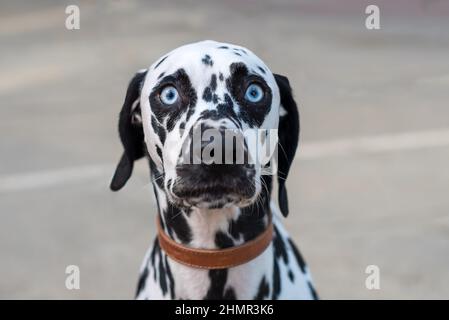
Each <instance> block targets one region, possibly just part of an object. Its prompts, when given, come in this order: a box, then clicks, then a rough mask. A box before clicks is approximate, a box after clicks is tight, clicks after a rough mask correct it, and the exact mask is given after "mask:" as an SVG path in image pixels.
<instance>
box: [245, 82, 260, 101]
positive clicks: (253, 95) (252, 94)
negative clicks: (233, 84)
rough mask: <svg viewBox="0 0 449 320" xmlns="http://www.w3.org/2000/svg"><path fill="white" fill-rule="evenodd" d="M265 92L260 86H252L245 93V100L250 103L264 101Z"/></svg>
mask: <svg viewBox="0 0 449 320" xmlns="http://www.w3.org/2000/svg"><path fill="white" fill-rule="evenodd" d="M263 96H264V92H263V89H262V87H261V86H259V85H258V84H255V83H253V84H250V85H249V86H248V88H247V89H246V92H245V99H246V100H248V101H249V102H252V103H256V102H259V101H261V100H262V99H263Z"/></svg>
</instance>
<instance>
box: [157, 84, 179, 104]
mask: <svg viewBox="0 0 449 320" xmlns="http://www.w3.org/2000/svg"><path fill="white" fill-rule="evenodd" d="M160 97H161V101H162V103H163V104H166V105H172V104H174V103H175V102H176V101H178V90H176V88H175V87H174V86H166V87H165V88H164V89H163V90H162V92H161V95H160Z"/></svg>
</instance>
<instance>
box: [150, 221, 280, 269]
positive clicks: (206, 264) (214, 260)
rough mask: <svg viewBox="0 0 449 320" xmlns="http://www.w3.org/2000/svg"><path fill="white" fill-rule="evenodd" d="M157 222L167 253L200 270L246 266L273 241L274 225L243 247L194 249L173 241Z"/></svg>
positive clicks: (159, 234)
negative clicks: (245, 264)
mask: <svg viewBox="0 0 449 320" xmlns="http://www.w3.org/2000/svg"><path fill="white" fill-rule="evenodd" d="M156 221H157V237H158V239H159V244H160V246H161V248H162V249H163V250H164V251H165V253H166V254H167V255H168V256H169V257H170V258H172V259H173V260H176V261H177V262H179V263H182V264H184V265H186V266H189V267H193V268H200V269H224V268H231V267H235V266H238V265H241V264H244V263H246V262H248V261H250V260H252V259H254V258H256V257H258V256H259V255H260V254H261V253H262V252H263V251H264V250H265V249H266V248H267V247H268V245H269V244H270V242H271V240H272V239H273V223H272V221H271V219H270V220H269V224H268V227H267V228H266V229H265V231H264V232H262V233H261V234H260V235H259V236H257V237H256V238H254V239H253V240H250V241H248V242H245V243H244V244H242V245H239V246H236V247H231V248H226V249H194V248H190V247H186V246H184V245H182V244H179V243H177V242H175V241H174V240H172V239H171V238H170V237H169V236H168V235H167V234H166V233H165V232H164V230H163V229H162V228H161V225H160V222H159V217H158V218H157V219H156Z"/></svg>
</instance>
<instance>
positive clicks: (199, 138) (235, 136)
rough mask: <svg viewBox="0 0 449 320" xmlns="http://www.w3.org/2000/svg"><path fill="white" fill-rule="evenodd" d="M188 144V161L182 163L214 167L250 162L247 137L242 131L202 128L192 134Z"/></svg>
mask: <svg viewBox="0 0 449 320" xmlns="http://www.w3.org/2000/svg"><path fill="white" fill-rule="evenodd" d="M195 130H198V131H195ZM187 143H188V144H189V146H188V148H187V150H188V154H187V155H188V159H182V160H183V161H181V163H191V164H206V165H212V164H249V162H250V161H249V160H250V158H249V154H248V149H247V146H246V143H245V137H244V135H243V134H242V133H241V131H240V130H236V129H225V128H219V129H217V128H211V127H207V126H201V127H199V128H197V129H194V131H192V132H191V134H190V137H189V140H188V142H187ZM185 160H188V161H185Z"/></svg>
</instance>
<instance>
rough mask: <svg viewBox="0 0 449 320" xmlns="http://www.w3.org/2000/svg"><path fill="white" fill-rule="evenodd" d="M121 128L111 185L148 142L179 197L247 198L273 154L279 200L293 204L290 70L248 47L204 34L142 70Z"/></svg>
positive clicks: (171, 196) (164, 181)
mask: <svg viewBox="0 0 449 320" xmlns="http://www.w3.org/2000/svg"><path fill="white" fill-rule="evenodd" d="M273 132H274V133H276V134H275V141H274V142H275V145H276V142H279V145H280V147H279V149H276V150H275V149H274V147H273V143H272V142H273ZM119 133H120V138H121V141H122V143H123V147H124V149H125V151H124V153H123V155H122V158H121V160H120V162H119V164H118V166H117V169H116V172H115V174H114V177H113V179H112V182H111V189H112V190H119V189H120V188H122V187H123V186H124V184H125V183H126V181H127V180H128V179H129V177H130V175H131V173H132V169H133V162H134V161H135V160H137V159H139V158H141V157H143V156H144V155H145V153H146V151H145V150H147V151H148V155H149V158H150V163H151V166H152V170H153V179H154V180H155V181H156V183H157V184H158V186H159V187H160V188H162V189H163V190H164V192H165V194H166V195H167V198H168V200H169V201H171V202H172V203H174V204H175V205H181V206H197V207H207V208H219V207H224V206H228V205H231V204H234V205H237V206H241V207H243V206H247V205H249V204H251V203H253V202H255V201H256V199H257V196H258V194H259V193H260V191H261V189H262V188H263V185H262V179H261V175H262V174H264V170H265V169H264V168H266V167H267V166H269V165H272V164H273V162H274V161H273V160H274V154H277V161H276V162H277V174H278V182H279V204H280V207H281V211H282V213H283V214H284V215H287V213H288V202H287V193H286V189H285V179H286V177H287V174H288V171H289V168H290V165H291V163H292V160H293V158H294V155H295V151H296V147H297V144H298V138H299V114H298V110H297V107H296V103H295V101H294V100H293V97H292V92H291V88H290V85H289V82H288V80H287V78H285V77H283V76H280V75H276V74H273V73H271V71H270V70H269V69H268V68H267V66H266V65H265V64H264V63H263V62H262V61H261V60H260V59H259V58H258V57H257V56H256V55H255V54H253V53H252V52H251V51H249V50H248V49H246V48H243V47H240V46H236V45H231V44H226V43H218V42H215V41H203V42H198V43H194V44H189V45H185V46H182V47H180V48H177V49H175V50H173V51H172V52H170V53H168V54H167V55H165V56H163V57H162V58H161V59H159V60H158V61H157V62H155V63H154V64H153V65H152V66H150V67H149V68H148V69H145V70H142V71H140V72H138V73H137V74H136V75H135V76H134V78H133V79H132V80H131V82H130V84H129V87H128V90H127V93H126V98H125V102H124V104H123V108H122V110H121V112H120V119H119ZM277 138H278V140H277ZM261 150H262V151H261ZM277 151H279V152H277ZM154 172H157V174H154Z"/></svg>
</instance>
